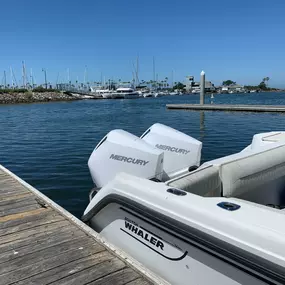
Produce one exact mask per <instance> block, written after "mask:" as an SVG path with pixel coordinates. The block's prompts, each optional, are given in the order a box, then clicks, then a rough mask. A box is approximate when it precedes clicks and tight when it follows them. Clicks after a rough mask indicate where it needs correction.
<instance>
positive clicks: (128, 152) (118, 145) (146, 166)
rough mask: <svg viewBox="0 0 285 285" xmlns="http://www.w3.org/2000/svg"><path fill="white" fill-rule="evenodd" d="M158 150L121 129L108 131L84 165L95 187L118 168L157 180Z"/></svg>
mask: <svg viewBox="0 0 285 285" xmlns="http://www.w3.org/2000/svg"><path fill="white" fill-rule="evenodd" d="M163 157H164V154H163V152H162V151H161V150H159V149H156V148H154V147H153V146H151V145H149V144H148V143H146V142H145V141H143V140H141V139H140V138H139V137H137V136H135V135H132V134H130V133H128V132H126V131H123V130H113V131H111V132H109V133H108V134H107V135H106V136H105V137H104V138H103V139H102V140H101V141H100V142H99V144H98V145H97V146H96V148H95V149H94V151H93V152H92V154H91V156H90V158H89V160H88V167H89V170H90V173H91V176H92V179H93V182H94V183H95V185H96V187H98V188H101V187H103V186H104V185H105V184H107V183H108V182H109V181H111V180H112V179H113V178H114V177H115V175H116V174H117V173H119V172H126V173H129V174H132V175H135V176H138V177H142V178H147V179H155V180H161V178H162V173H163Z"/></svg>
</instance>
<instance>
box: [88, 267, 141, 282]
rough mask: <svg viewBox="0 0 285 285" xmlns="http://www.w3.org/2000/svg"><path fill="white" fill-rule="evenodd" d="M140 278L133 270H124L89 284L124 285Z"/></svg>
mask: <svg viewBox="0 0 285 285" xmlns="http://www.w3.org/2000/svg"><path fill="white" fill-rule="evenodd" d="M137 278H139V274H138V273H137V272H135V271H134V270H133V269H131V268H127V267H126V268H123V269H121V270H119V271H116V272H114V273H111V274H109V275H106V276H104V277H102V278H100V279H98V280H96V281H94V282H90V283H88V285H109V284H116V285H124V284H126V283H127V282H130V281H133V280H135V279H137Z"/></svg>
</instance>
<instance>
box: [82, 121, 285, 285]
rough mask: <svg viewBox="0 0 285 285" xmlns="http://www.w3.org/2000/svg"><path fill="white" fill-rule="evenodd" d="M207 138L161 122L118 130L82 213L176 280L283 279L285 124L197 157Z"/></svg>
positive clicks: (99, 160) (93, 165) (107, 143)
mask: <svg viewBox="0 0 285 285" xmlns="http://www.w3.org/2000/svg"><path fill="white" fill-rule="evenodd" d="M201 148H202V143H201V142H199V141H197V140H196V139H194V138H192V137H190V136H188V135H186V134H183V133H181V132H178V131H176V130H174V129H171V128H169V127H167V126H164V125H161V124H155V125H153V126H152V127H150V128H149V129H148V130H147V131H146V132H145V133H144V134H143V135H142V136H141V137H140V138H139V137H136V136H134V135H132V134H130V133H127V132H125V131H122V130H114V131H111V132H110V133H108V134H107V135H106V136H105V137H104V138H103V139H102V140H101V141H100V143H99V144H98V145H97V147H96V148H95V149H94V151H93V153H92V154H91V156H90V158H89V161H88V166H89V169H90V173H91V176H92V179H93V181H94V183H95V185H96V186H97V188H95V189H93V190H92V191H91V193H90V203H89V205H88V207H87V208H86V210H85V212H84V215H83V217H82V219H83V221H85V222H87V223H88V224H89V225H90V226H91V227H92V228H93V229H95V230H96V231H97V232H99V233H100V235H102V236H103V237H104V238H106V239H107V240H108V241H109V242H111V243H113V244H114V245H116V246H118V247H119V248H121V249H122V250H123V251H126V252H127V253H129V254H130V255H131V256H132V257H133V258H135V259H136V260H138V261H139V262H140V263H142V264H144V265H145V266H146V267H148V268H149V269H150V270H152V271H153V272H154V273H156V274H157V275H159V276H161V277H162V278H164V279H165V280H166V281H167V282H169V283H170V284H179V285H183V284H185V285H186V284H202V285H203V284H221V285H225V284H230V285H231V284H285V238H284V236H285V132H271V133H263V134H257V135H255V136H254V137H253V140H252V143H251V145H249V146H248V147H246V148H245V149H244V150H243V151H241V152H239V153H235V154H232V155H229V156H226V157H222V158H219V159H215V160H212V161H208V162H206V163H203V164H202V165H201V166H200V157H201ZM122 172H124V173H122Z"/></svg>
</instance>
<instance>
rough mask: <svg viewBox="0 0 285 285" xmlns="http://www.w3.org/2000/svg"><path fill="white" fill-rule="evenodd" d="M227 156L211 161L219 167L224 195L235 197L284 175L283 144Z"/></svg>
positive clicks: (284, 153)
mask: <svg viewBox="0 0 285 285" xmlns="http://www.w3.org/2000/svg"><path fill="white" fill-rule="evenodd" d="M228 158H229V159H228V161H226V159H225V158H224V160H223V161H221V163H217V161H218V160H217V161H216V162H215V161H213V162H212V163H213V165H215V166H216V167H219V171H220V178H221V180H222V193H223V196H226V197H237V196H239V195H241V194H243V193H246V192H248V191H250V190H252V189H256V188H257V187H261V186H262V185H264V184H266V183H268V182H272V181H274V180H276V179H279V178H281V177H284V176H285V145H281V146H280V145H279V146H277V147H273V148H267V149H263V150H259V151H256V152H241V153H239V154H237V155H234V156H229V157H228ZM269 191H270V189H269Z"/></svg>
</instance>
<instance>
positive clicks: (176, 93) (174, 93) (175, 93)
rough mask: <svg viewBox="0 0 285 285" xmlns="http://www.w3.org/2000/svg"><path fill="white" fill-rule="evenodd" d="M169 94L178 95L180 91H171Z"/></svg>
mask: <svg viewBox="0 0 285 285" xmlns="http://www.w3.org/2000/svg"><path fill="white" fill-rule="evenodd" d="M169 95H171V96H177V95H179V93H178V92H175V91H174V92H169Z"/></svg>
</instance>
